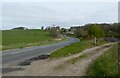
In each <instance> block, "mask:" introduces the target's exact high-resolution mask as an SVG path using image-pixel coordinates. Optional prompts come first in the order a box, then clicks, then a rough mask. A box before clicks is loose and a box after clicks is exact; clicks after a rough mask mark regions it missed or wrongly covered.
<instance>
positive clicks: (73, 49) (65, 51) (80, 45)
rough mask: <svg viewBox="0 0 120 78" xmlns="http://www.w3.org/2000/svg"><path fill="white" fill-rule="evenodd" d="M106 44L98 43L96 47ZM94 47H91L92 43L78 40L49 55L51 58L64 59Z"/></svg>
mask: <svg viewBox="0 0 120 78" xmlns="http://www.w3.org/2000/svg"><path fill="white" fill-rule="evenodd" d="M104 43H106V42H104V41H101V42H98V43H97V45H101V44H104ZM94 46H95V45H93V43H92V42H91V41H90V40H83V39H82V40H80V42H77V43H73V44H71V45H69V46H66V47H63V48H61V49H59V50H57V51H55V52H53V53H52V54H51V58H58V57H64V56H68V55H71V54H75V53H78V52H81V51H83V50H85V49H87V48H91V47H94Z"/></svg>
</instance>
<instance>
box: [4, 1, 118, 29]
mask: <svg viewBox="0 0 120 78" xmlns="http://www.w3.org/2000/svg"><path fill="white" fill-rule="evenodd" d="M117 10H118V3H117V2H43V3H42V2H18V3H17V2H11V3H7V2H5V3H3V4H2V29H11V28H14V27H18V26H26V27H28V28H41V26H45V27H46V26H50V25H53V24H55V25H59V26H61V27H66V28H68V27H70V26H71V25H84V24H87V23H113V22H117V21H118V15H117V14H118V11H117Z"/></svg>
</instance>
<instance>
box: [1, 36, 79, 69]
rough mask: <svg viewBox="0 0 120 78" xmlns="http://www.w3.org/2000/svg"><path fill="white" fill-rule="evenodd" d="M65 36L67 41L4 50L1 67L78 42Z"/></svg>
mask: <svg viewBox="0 0 120 78" xmlns="http://www.w3.org/2000/svg"><path fill="white" fill-rule="evenodd" d="M67 38H68V41H66V42H59V43H54V44H50V45H45V46H34V47H29V48H23V49H16V50H10V51H4V52H2V64H3V67H4V65H9V64H14V63H18V62H21V61H24V60H25V59H28V58H30V57H34V56H38V55H42V54H50V53H52V52H53V51H55V50H57V49H60V48H62V47H64V46H67V45H70V44H72V43H75V42H79V39H77V38H71V37H67Z"/></svg>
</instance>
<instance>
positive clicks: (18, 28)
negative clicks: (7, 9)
mask: <svg viewBox="0 0 120 78" xmlns="http://www.w3.org/2000/svg"><path fill="white" fill-rule="evenodd" d="M12 30H28V28H26V27H17V28H13V29H12Z"/></svg>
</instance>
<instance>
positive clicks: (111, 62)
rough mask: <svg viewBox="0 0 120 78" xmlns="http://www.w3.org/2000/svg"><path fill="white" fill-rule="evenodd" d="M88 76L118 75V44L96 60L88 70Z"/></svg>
mask: <svg viewBox="0 0 120 78" xmlns="http://www.w3.org/2000/svg"><path fill="white" fill-rule="evenodd" d="M87 75H88V76H118V45H117V44H114V45H113V47H112V48H111V49H110V50H108V51H107V52H106V53H105V54H103V55H101V56H100V57H99V58H98V59H96V61H94V62H93V63H92V64H91V65H90V67H89V69H88V71H87Z"/></svg>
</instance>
